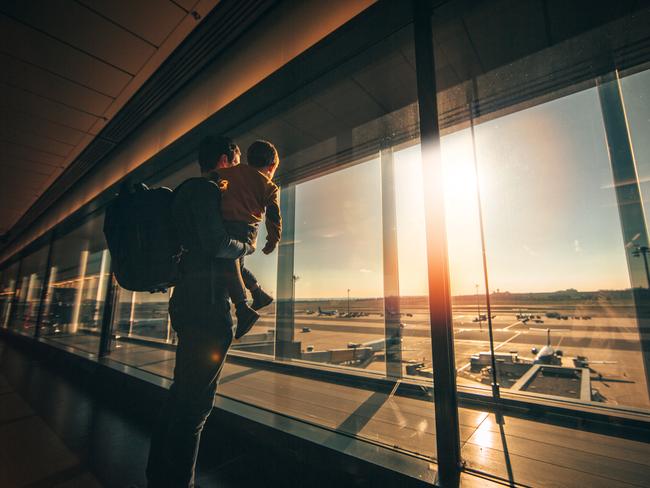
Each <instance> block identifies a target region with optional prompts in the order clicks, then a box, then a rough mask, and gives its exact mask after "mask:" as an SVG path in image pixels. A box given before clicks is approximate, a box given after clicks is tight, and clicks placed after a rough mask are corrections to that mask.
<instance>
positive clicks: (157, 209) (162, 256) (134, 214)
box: [104, 183, 182, 293]
mask: <svg viewBox="0 0 650 488" xmlns="http://www.w3.org/2000/svg"><path fill="white" fill-rule="evenodd" d="M173 201H174V192H173V191H172V190H170V189H169V188H165V187H162V188H149V187H147V185H145V184H144V183H140V184H136V185H133V186H132V187H130V185H123V186H122V188H121V190H120V192H119V194H118V195H117V197H116V198H115V199H114V200H113V201H112V202H111V203H110V204H109V205H108V208H107V209H106V215H105V218H104V235H105V236H106V242H107V244H108V250H109V252H110V253H111V264H112V268H113V274H114V275H115V278H116V280H117V282H118V283H119V285H120V286H121V287H122V288H125V289H126V290H130V291H148V292H151V293H155V292H159V291H160V292H165V291H167V289H168V288H169V287H171V286H174V282H175V280H176V275H177V268H178V262H179V258H180V255H181V254H182V252H181V251H182V247H181V245H180V242H179V239H178V236H177V233H176V229H175V227H174V224H173V221H172V213H171V211H172V202H173Z"/></svg>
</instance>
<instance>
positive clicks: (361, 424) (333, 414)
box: [111, 342, 650, 487]
mask: <svg viewBox="0 0 650 488" xmlns="http://www.w3.org/2000/svg"><path fill="white" fill-rule="evenodd" d="M111 358H112V359H114V360H116V361H120V362H123V363H126V364H129V365H131V366H136V367H138V368H141V369H143V370H146V371H149V372H151V373H154V374H157V375H160V376H164V377H167V378H170V377H171V376H172V373H173V368H174V353H173V351H169V350H161V349H157V348H155V347H149V346H146V345H142V344H132V343H126V342H122V343H121V344H120V347H119V348H117V349H115V350H114V352H113V353H112V354H111ZM219 394H220V395H222V396H225V397H228V398H232V399H235V400H239V401H243V402H246V403H249V404H251V405H255V406H259V407H263V408H266V409H268V410H271V411H276V412H281V413H283V414H285V415H289V416H291V417H294V418H297V419H300V420H303V421H306V422H311V423H314V424H316V425H320V426H325V427H328V428H331V429H333V430H337V431H340V432H345V433H349V434H353V435H357V436H360V437H362V438H364V439H366V440H369V441H372V442H377V443H380V444H383V445H388V446H395V447H398V448H400V449H401V450H404V451H407V452H412V453H417V454H418V455H420V456H426V457H430V458H435V454H436V453H435V445H436V443H435V422H434V414H433V406H432V404H431V402H427V401H423V400H418V399H413V398H407V397H403V396H394V395H391V394H390V392H387V393H384V392H375V391H369V390H363V389H359V388H355V387H351V386H346V385H339V384H333V383H327V382H322V381H318V380H316V379H307V378H303V377H297V376H292V375H288V374H283V373H278V372H273V371H266V370H258V369H253V368H249V367H243V366H240V365H236V364H232V363H227V364H226V366H225V368H224V372H223V376H222V379H221V384H220V387H219ZM460 422H461V426H460V429H461V432H460V433H461V441H462V446H463V447H462V454H463V458H464V460H465V461H466V465H467V467H468V468H471V469H474V470H478V471H481V472H484V473H488V474H490V475H493V476H497V477H499V478H501V479H502V480H504V481H507V482H508V483H511V482H514V483H515V484H521V485H528V486H562V487H572V486H575V487H584V486H594V487H595V486H607V487H613V486H647V484H646V483H647V480H648V479H650V444H646V443H641V442H635V441H630V440H624V439H620V438H616V437H611V436H605V435H599V434H593V433H588V432H583V431H579V430H575V429H572V428H568V427H559V426H554V425H549V424H544V423H540V422H535V421H530V420H522V419H519V418H512V417H506V418H505V424H504V425H499V424H498V423H497V422H496V420H495V417H494V415H491V414H488V413H486V412H480V411H476V410H470V409H464V408H463V409H461V410H460ZM510 480H512V481H510ZM467 483H469V481H468V482H467ZM481 483H487V482H486V481H481ZM481 486H486V485H481Z"/></svg>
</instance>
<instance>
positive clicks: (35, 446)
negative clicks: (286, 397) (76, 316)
mask: <svg viewBox="0 0 650 488" xmlns="http://www.w3.org/2000/svg"><path fill="white" fill-rule="evenodd" d="M150 429H151V425H150V422H147V421H146V420H144V421H143V419H141V418H137V417H135V416H134V415H133V414H132V413H131V412H129V411H125V410H123V409H120V408H119V406H115V405H107V404H106V402H105V401H102V400H101V399H99V398H97V397H95V396H94V395H92V394H89V393H88V392H87V391H86V390H85V389H84V388H83V385H80V384H77V383H76V382H75V381H73V380H71V379H70V378H69V377H67V376H66V375H63V374H62V373H61V372H60V371H57V369H56V368H54V369H53V368H52V367H51V365H50V364H48V363H46V362H44V361H42V360H36V359H34V358H32V357H31V356H30V355H29V354H26V353H25V352H24V351H22V350H18V349H15V348H14V347H13V346H10V345H7V344H6V343H5V342H4V341H2V340H0V487H2V488H13V487H29V488H49V487H57V488H77V487H78V488H95V487H108V488H112V487H115V488H135V487H145V486H146V481H145V477H144V466H145V464H146V457H147V452H148V443H149V435H150ZM251 459H255V460H256V461H255V469H251ZM289 469H290V470H291V475H290V477H289V478H287V476H288V473H287V470H289ZM293 477H296V478H295V479H294V478H293ZM328 478H329V479H328ZM332 483H334V484H335V485H336V486H343V487H345V486H354V485H355V484H354V480H349V479H348V480H341V479H340V475H334V474H332V475H331V476H330V475H328V474H327V473H323V470H318V469H312V468H311V467H309V466H304V465H300V464H299V463H294V462H292V463H289V462H286V461H283V459H282V458H281V456H280V455H279V454H278V453H273V454H272V455H269V453H268V452H260V451H259V450H258V448H257V447H256V446H250V445H246V446H243V447H242V446H239V445H237V443H236V442H228V443H227V449H221V450H219V449H215V448H214V447H213V446H211V445H207V446H206V444H205V443H204V445H203V449H202V451H201V455H200V458H199V465H198V469H197V485H198V486H200V487H201V488H210V487H220V488H231V487H260V486H269V487H274V486H282V487H283V488H284V487H297V486H310V487H311V486H314V487H319V486H323V487H324V486H334V484H332ZM468 486H470V485H468ZM474 486H476V485H474Z"/></svg>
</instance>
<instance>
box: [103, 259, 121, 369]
mask: <svg viewBox="0 0 650 488" xmlns="http://www.w3.org/2000/svg"><path fill="white" fill-rule="evenodd" d="M109 273H110V279H109V281H108V283H107V284H106V295H105V297H104V313H103V314H102V330H101V334H100V337H99V357H103V356H106V355H108V354H110V352H111V344H112V339H113V317H114V316H115V310H116V308H117V296H118V285H117V280H116V279H115V276H113V261H112V260H111V266H110V272H109Z"/></svg>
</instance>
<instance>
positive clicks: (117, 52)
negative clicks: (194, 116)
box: [0, 0, 218, 236]
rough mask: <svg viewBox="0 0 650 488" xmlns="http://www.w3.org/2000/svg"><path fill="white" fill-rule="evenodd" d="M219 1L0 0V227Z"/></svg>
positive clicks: (32, 198) (12, 218) (29, 201)
mask: <svg viewBox="0 0 650 488" xmlns="http://www.w3.org/2000/svg"><path fill="white" fill-rule="evenodd" d="M217 3H218V0H138V1H129V0H48V1H2V2H0V236H1V235H3V234H5V233H7V232H8V230H9V229H11V227H12V226H13V225H14V224H15V223H16V222H17V221H18V219H19V218H20V217H21V216H22V215H23V214H25V212H26V211H27V210H28V209H29V208H30V207H31V206H32V205H33V204H34V202H35V201H36V200H37V199H38V198H39V197H40V196H41V195H42V194H43V192H44V191H45V190H46V189H47V188H48V187H49V186H50V185H51V184H52V183H53V182H54V181H55V180H56V179H57V178H58V177H59V176H60V175H61V173H62V172H63V171H64V170H65V169H66V168H67V167H68V166H69V165H70V163H71V162H72V161H74V160H75V158H76V157H77V156H78V155H79V154H80V153H81V152H82V151H83V149H84V148H86V147H87V146H88V144H89V143H90V142H91V141H92V140H93V139H94V138H95V136H96V135H97V134H99V132H100V131H101V130H102V129H103V128H104V127H105V126H106V124H107V123H108V122H109V121H110V120H111V119H112V118H113V116H114V115H115V114H116V113H117V112H118V111H119V110H120V108H122V107H123V106H124V104H125V103H126V102H127V101H128V100H129V99H130V98H131V96H132V95H133V94H134V93H135V92H136V91H137V90H138V89H139V88H140V87H141V86H142V85H143V83H144V82H145V81H147V79H149V77H150V76H151V75H152V74H153V73H154V72H155V71H156V69H157V68H158V67H160V65H161V64H162V63H163V62H164V61H165V59H166V58H167V57H168V56H169V55H170V54H171V53H172V52H173V51H174V49H175V48H176V47H178V45H179V44H180V43H181V42H182V41H183V39H185V38H186V37H187V36H188V34H190V33H191V32H192V30H193V29H194V28H195V27H196V25H198V24H199V23H200V20H201V19H203V18H204V17H205V15H206V14H207V13H209V12H210V10H212V9H213V8H214V6H215V5H216V4H217Z"/></svg>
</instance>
